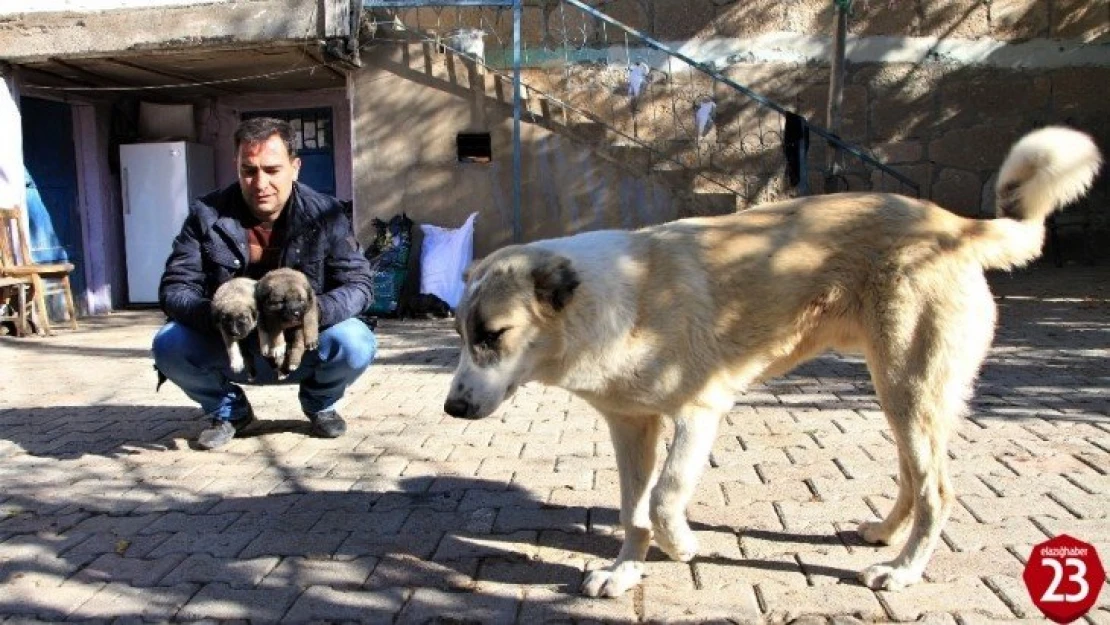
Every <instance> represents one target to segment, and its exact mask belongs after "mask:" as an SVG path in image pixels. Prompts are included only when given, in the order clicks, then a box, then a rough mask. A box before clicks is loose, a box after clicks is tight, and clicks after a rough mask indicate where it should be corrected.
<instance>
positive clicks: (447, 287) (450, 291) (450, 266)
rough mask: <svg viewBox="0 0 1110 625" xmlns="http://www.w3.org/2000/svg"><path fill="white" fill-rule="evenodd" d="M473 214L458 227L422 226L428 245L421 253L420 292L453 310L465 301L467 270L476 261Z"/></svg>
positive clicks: (474, 216)
mask: <svg viewBox="0 0 1110 625" xmlns="http://www.w3.org/2000/svg"><path fill="white" fill-rule="evenodd" d="M477 217H478V213H471V214H470V216H469V217H467V218H466V221H465V222H463V225H462V226H460V227H458V228H453V229H452V228H440V227H439V226H431V225H428V224H420V229H421V230H423V232H424V245H423V246H422V248H421V250H420V292H421V293H431V294H432V295H435V296H437V297H439V298H440V299H441V300H443V301H445V302H447V305H448V306H450V307H451V309H452V310H454V309H455V308H457V307H458V305H459V300H461V299H462V295H463V289H464V288H465V285H464V284H463V278H462V275H463V271H465V270H466V268H467V266H468V265H470V262H471V261H472V260H474V220H475V219H476V218H477Z"/></svg>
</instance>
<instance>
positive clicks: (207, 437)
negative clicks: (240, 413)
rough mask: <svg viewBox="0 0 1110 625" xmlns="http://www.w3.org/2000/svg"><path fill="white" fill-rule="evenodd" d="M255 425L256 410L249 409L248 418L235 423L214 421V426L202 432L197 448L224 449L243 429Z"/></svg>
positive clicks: (220, 420)
mask: <svg viewBox="0 0 1110 625" xmlns="http://www.w3.org/2000/svg"><path fill="white" fill-rule="evenodd" d="M252 423H254V410H253V409H248V410H247V416H245V417H243V418H241V419H237V420H235V421H224V420H223V419H213V420H212V425H210V426H208V427H207V428H205V429H203V430H201V433H200V435H199V436H197V446H198V447H200V448H201V449H216V448H217V447H223V446H224V445H226V444H228V443H230V442H231V439H233V438H235V435H236V434H238V433H239V432H241V431H242V430H243V428H245V427H247V426H248V425H250V424H252Z"/></svg>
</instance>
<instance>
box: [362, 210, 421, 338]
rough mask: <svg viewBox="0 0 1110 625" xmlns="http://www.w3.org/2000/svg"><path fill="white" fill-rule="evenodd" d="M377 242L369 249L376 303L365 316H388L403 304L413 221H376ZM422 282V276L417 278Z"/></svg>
mask: <svg viewBox="0 0 1110 625" xmlns="http://www.w3.org/2000/svg"><path fill="white" fill-rule="evenodd" d="M371 223H372V224H373V225H374V230H375V235H374V240H373V241H372V242H371V243H370V245H369V246H367V248H366V258H367V259H368V260H369V261H370V268H371V272H372V273H373V282H372V284H371V291H372V292H373V294H374V302H373V303H372V304H370V307H369V308H367V309H366V310H365V311H364V314H366V315H371V316H379V317H389V316H392V315H395V314H396V313H397V309H398V308H399V307H400V305H401V290H402V288H403V287H404V285H405V282H406V281H407V280H408V279H409V256H410V255H411V254H412V227H413V222H412V220H411V219H409V218H408V216H407V215H405V214H404V213H401V214H400V215H394V216H393V218H392V219H390V220H389V222H384V221H382V220H380V219H374V220H373V221H372V222H371ZM417 279H419V277H417Z"/></svg>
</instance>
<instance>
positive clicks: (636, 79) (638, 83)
mask: <svg viewBox="0 0 1110 625" xmlns="http://www.w3.org/2000/svg"><path fill="white" fill-rule="evenodd" d="M650 73H651V68H650V67H648V64H647V63H644V62H643V61H639V62H637V63H636V64H635V65H633V66H632V67H629V68H628V97H630V98H638V97H640V93H641V92H643V90H644V85H646V84H647V80H648V74H650Z"/></svg>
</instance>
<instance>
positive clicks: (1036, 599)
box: [1021, 534, 1106, 623]
mask: <svg viewBox="0 0 1110 625" xmlns="http://www.w3.org/2000/svg"><path fill="white" fill-rule="evenodd" d="M1021 577H1022V578H1023V579H1024V580H1025V588H1026V589H1028V590H1029V597H1030V598H1031V599H1032V600H1033V604H1034V605H1036V606H1037V607H1038V608H1040V610H1041V612H1044V615H1045V616H1047V617H1048V618H1050V619H1052V620H1053V621H1056V622H1057V623H1070V622H1072V621H1074V620H1075V619H1077V618H1079V617H1081V616H1083V615H1084V614H1086V613H1087V611H1088V610H1090V609H1091V607H1092V606H1093V605H1094V604H1095V601H1097V600H1098V593H1099V592H1100V591H1101V590H1102V585H1103V584H1104V583H1105V582H1106V571H1105V569H1103V568H1102V561H1101V560H1099V558H1098V552H1097V551H1095V547H1094V545H1090V544H1087V543H1085V542H1083V541H1082V540H1077V539H1075V538H1072V537H1071V536H1068V535H1067V534H1060V535H1059V536H1057V537H1056V538H1053V539H1051V540H1046V541H1045V542H1043V543H1041V544H1039V545H1036V546H1034V547H1033V551H1032V553H1030V554H1029V560H1028V561H1027V562H1026V563H1025V572H1024V573H1022V575H1021Z"/></svg>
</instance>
